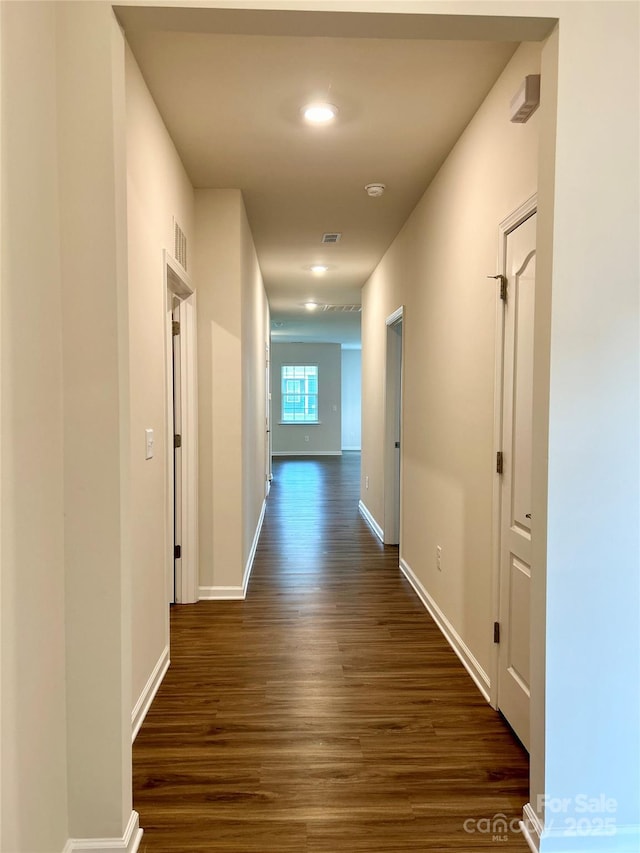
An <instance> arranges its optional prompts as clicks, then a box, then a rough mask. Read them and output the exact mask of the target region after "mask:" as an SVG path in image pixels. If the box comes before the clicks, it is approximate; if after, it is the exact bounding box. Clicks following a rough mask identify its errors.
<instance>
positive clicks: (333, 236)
mask: <svg viewBox="0 0 640 853" xmlns="http://www.w3.org/2000/svg"><path fill="white" fill-rule="evenodd" d="M341 237H342V234H341V233H340V232H339V231H333V232H332V233H329V234H323V235H322V241H321V242H322V243H338V242H339V241H340V238H341Z"/></svg>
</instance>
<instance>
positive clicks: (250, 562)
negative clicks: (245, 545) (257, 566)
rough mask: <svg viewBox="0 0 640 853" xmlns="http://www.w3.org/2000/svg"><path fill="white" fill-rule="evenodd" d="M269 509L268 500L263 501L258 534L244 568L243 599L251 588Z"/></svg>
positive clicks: (257, 529)
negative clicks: (252, 573) (266, 514)
mask: <svg viewBox="0 0 640 853" xmlns="http://www.w3.org/2000/svg"><path fill="white" fill-rule="evenodd" d="M266 509H267V501H266V499H265V500H263V501H262V508H261V509H260V516H259V518H258V523H257V524H256V532H255V533H254V534H253V542H252V543H251V548H250V549H249V556H248V557H247V563H246V565H245V567H244V576H243V578H242V591H243V595H242V597H243V598H246V595H247V589H248V587H249V578H250V577H251V571H252V569H253V561H254V560H255V558H256V551H257V549H258V542H259V541H260V534H261V533H262V523H263V521H264V514H265V512H266Z"/></svg>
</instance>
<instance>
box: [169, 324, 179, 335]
mask: <svg viewBox="0 0 640 853" xmlns="http://www.w3.org/2000/svg"><path fill="white" fill-rule="evenodd" d="M171 334H172V335H174V337H175V335H179V334H180V323H179V322H178V320H172V321H171Z"/></svg>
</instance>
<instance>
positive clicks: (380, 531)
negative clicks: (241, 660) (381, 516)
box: [358, 501, 384, 543]
mask: <svg viewBox="0 0 640 853" xmlns="http://www.w3.org/2000/svg"><path fill="white" fill-rule="evenodd" d="M358 509H359V510H360V515H361V516H362V517H363V518H364V520H365V521H366V522H367V524H368V525H369V527H370V528H371V529H372V530H373V532H374V533H375V534H376V536H377V537H378V539H379V540H380V541H381V542H382V543H384V531H383V529H382V528H381V527H380V525H379V524H378V522H377V521H376V520H375V518H374V517H373V516H372V515H371V513H370V512H369V510H368V509H367V507H366V506H365V505H364V504H363V503H362V501H358Z"/></svg>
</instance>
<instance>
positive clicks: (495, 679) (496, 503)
mask: <svg viewBox="0 0 640 853" xmlns="http://www.w3.org/2000/svg"><path fill="white" fill-rule="evenodd" d="M537 207H538V195H537V193H534V194H533V195H532V196H530V197H529V198H528V199H527V200H526V201H525V202H523V203H522V204H521V205H520V206H519V207H518V208H517V209H516V210H514V211H513V212H512V213H510V214H509V215H508V216H507V217H505V219H503V220H502V222H501V223H500V224H499V226H498V232H499V234H498V256H497V270H496V272H498V273H499V274H501V275H505V274H506V268H507V236H508V235H509V234H510V233H511V232H512V231H514V230H515V229H516V228H517V227H518V226H519V225H521V224H522V223H523V222H524V221H525V220H526V219H528V218H529V217H530V216H532V215H533V214H534V213H535V212H536V210H537ZM494 286H495V289H496V296H495V304H496V338H495V348H494V352H495V365H494V382H493V388H494V394H493V399H494V409H493V455H492V457H491V458H492V459H495V458H496V454H497V453H498V451H500V450H502V449H503V448H502V404H503V370H504V302H503V301H502V300H501V299H500V288H499V286H498V285H497V284H495V283H494ZM501 488H502V479H501V477H500V474H498V473H496V472H495V466H494V474H493V493H492V499H491V506H492V509H491V513H492V524H491V537H492V547H491V550H492V556H491V611H492V618H491V621H492V622H499V621H500V523H501V519H500V502H501ZM499 654H500V647H499V645H498V644H494V645H493V648H492V651H491V696H490V699H489V702H490V704H491V706H492V707H493V708H496V709H497V707H498V687H499V668H500V661H499Z"/></svg>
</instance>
